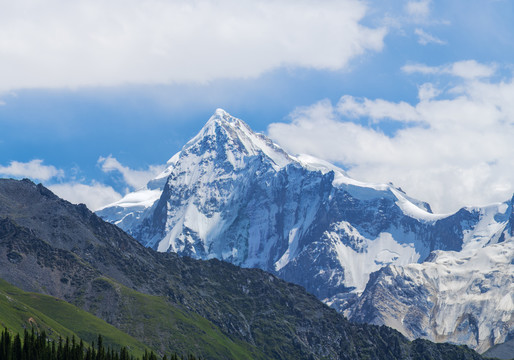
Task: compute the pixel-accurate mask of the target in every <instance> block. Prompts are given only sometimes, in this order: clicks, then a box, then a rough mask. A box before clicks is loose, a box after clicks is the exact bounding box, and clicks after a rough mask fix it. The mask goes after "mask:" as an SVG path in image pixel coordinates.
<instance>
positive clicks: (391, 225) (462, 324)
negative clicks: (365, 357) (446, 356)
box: [97, 109, 514, 352]
mask: <svg viewBox="0 0 514 360" xmlns="http://www.w3.org/2000/svg"><path fill="white" fill-rule="evenodd" d="M97 214H98V215H99V216H100V217H101V218H103V219H104V220H106V221H109V222H111V223H113V224H116V225H117V226H119V227H120V228H121V229H123V230H125V231H126V232H127V233H129V234H130V235H132V236H133V237H135V238H136V239H137V240H138V241H139V242H140V243H141V244H143V245H144V246H146V247H149V248H152V249H154V250H157V251H159V252H168V253H177V254H179V255H182V256H187V257H192V258H195V259H203V260H207V259H213V258H216V259H220V260H223V261H225V262H229V263H232V264H234V265H237V266H241V267H244V268H260V269H262V270H265V271H267V272H269V273H271V274H274V275H276V276H278V277H279V278H281V279H284V280H286V281H289V282H293V283H295V284H298V285H301V286H303V287H304V288H305V289H306V290H307V291H308V292H310V293H312V294H314V295H315V296H316V297H318V298H319V299H320V300H322V301H324V302H325V303H326V304H329V305H330V306H332V307H334V308H335V309H337V310H338V311H340V312H343V313H344V314H345V315H347V316H348V317H349V318H350V319H351V320H353V321H357V322H367V323H372V324H377V325H382V324H385V325H388V326H391V327H393V328H395V329H397V330H399V331H401V332H402V333H403V334H404V335H406V336H408V337H409V338H411V339H414V338H418V337H423V338H427V339H430V340H433V341H450V342H454V343H459V344H466V345H468V346H470V347H472V348H474V349H477V350H478V351H480V352H483V351H485V350H487V349H488V348H490V347H491V346H493V345H495V344H499V343H502V342H504V341H505V340H507V339H509V338H510V337H512V336H514V288H513V284H514V260H513V259H514V251H513V234H514V215H513V200H509V201H506V202H504V203H501V204H495V205H491V206H487V207H474V208H463V209H461V210H459V211H457V212H456V213H453V214H434V213H432V211H431V209H430V206H429V205H428V204H427V203H424V202H422V201H418V200H416V199H413V198H412V197H410V196H408V195H407V194H405V193H404V192H403V191H402V190H401V189H400V188H396V187H394V186H393V185H392V184H368V183H363V182H359V181H357V180H354V179H352V178H350V177H349V176H348V175H347V174H346V173H345V171H344V170H342V169H340V168H338V167H336V166H334V165H332V164H329V163H327V162H325V161H323V160H320V159H316V158H314V157H312V156H308V155H291V154H288V153H287V152H286V151H284V150H283V149H282V148H280V147H279V146H278V145H277V144H275V143H273V141H272V140H270V139H269V138H267V137H266V136H265V135H262V134H257V133H255V132H253V131H252V130H251V129H250V128H249V126H248V125H247V124H245V123H244V122H243V121H241V120H239V119H237V118H235V117H232V116H231V115H229V114H228V113H226V112H225V111H223V110H221V109H218V110H217V111H216V112H215V114H214V115H213V116H212V117H211V118H210V119H209V121H208V122H207V124H206V125H205V126H204V127H203V128H202V129H201V130H200V132H199V133H198V134H197V135H196V136H195V137H194V138H193V139H191V140H190V141H189V142H188V143H187V144H186V145H185V146H184V147H183V148H182V150H181V151H180V152H178V153H177V154H175V155H174V156H173V157H171V159H170V160H169V161H168V162H167V164H166V170H165V171H164V172H163V173H162V174H160V175H159V176H157V177H156V178H155V179H153V180H151V181H150V182H148V184H147V185H146V186H145V187H143V188H141V189H139V190H137V191H135V192H133V193H130V194H128V195H126V196H125V197H124V198H123V199H121V200H120V201H118V202H116V203H114V204H111V205H109V206H107V207H105V208H103V209H100V210H99V211H98V212H97Z"/></svg>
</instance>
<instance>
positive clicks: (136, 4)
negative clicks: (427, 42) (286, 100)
mask: <svg viewBox="0 0 514 360" xmlns="http://www.w3.org/2000/svg"><path fill="white" fill-rule="evenodd" d="M416 11H417V10H416ZM365 14H366V6H365V5H364V3H363V2H362V1H360V0H326V1H316V0H302V1H297V0H276V1H271V0H256V1H249V2H247V1H244V2H241V1H237V0H219V1H202V0H151V1H146V0H113V1H103V0H77V1H65V0H48V1H43V2H42V1H34V0H18V1H11V2H5V3H4V4H3V5H2V11H1V12H0V78H2V82H1V84H0V91H8V90H9V89H19V88H38V87H40V88H60V87H72V88H73V87H78V86H104V85H105V86H111V85H123V84H129V83H138V84H141V83H143V84H153V83H159V84H160V83H171V82H206V81H210V80H213V79H218V78H247V77H254V76H258V75H260V74H262V73H263V72H266V71H269V70H271V69H274V68H277V67H280V66H292V67H296V66H299V67H309V68H316V69H330V70H336V69H341V68H343V67H344V66H345V65H346V64H347V63H348V61H349V60H350V59H352V58H353V57H355V56H357V55H359V54H362V53H364V52H366V51H379V50H381V49H382V47H383V38H384V36H385V33H386V30H385V29H384V28H378V29H374V28H370V27H366V26H363V25H361V24H360V21H361V20H362V19H363V18H364V16H365Z"/></svg>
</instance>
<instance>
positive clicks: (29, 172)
mask: <svg viewBox="0 0 514 360" xmlns="http://www.w3.org/2000/svg"><path fill="white" fill-rule="evenodd" d="M0 175H1V176H9V177H15V178H21V177H24V178H30V179H33V180H39V181H46V180H50V179H51V178H54V177H62V176H64V171H63V170H61V169H57V168H56V167H55V166H52V165H44V164H43V160H40V159H34V160H31V161H29V162H25V163H24V162H19V161H11V163H10V164H9V165H7V166H1V165H0Z"/></svg>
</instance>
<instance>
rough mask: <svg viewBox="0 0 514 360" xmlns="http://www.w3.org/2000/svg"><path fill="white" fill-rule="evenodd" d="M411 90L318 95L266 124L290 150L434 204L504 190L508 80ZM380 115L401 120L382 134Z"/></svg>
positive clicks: (511, 168) (513, 127) (508, 162)
mask: <svg viewBox="0 0 514 360" xmlns="http://www.w3.org/2000/svg"><path fill="white" fill-rule="evenodd" d="M457 67H458V66H457ZM449 68H450V69H454V68H455V66H454V65H452V66H449ZM452 71H453V70H452ZM418 96H419V102H418V103H417V104H413V105H409V104H405V103H403V102H399V103H393V102H389V101H385V100H380V99H379V100H369V99H356V98H354V97H352V96H343V97H342V98H341V100H340V102H339V104H337V106H333V105H332V104H331V103H330V102H328V101H323V102H320V103H317V104H314V105H313V106H311V107H307V108H302V109H298V110H297V111H295V112H294V113H292V115H291V117H292V121H291V123H287V124H286V123H275V124H271V125H270V126H269V128H268V132H269V135H270V136H271V137H272V138H273V139H275V140H276V141H277V143H279V144H281V145H282V146H284V147H285V148H286V149H287V150H289V151H291V152H293V153H309V154H313V155H315V156H318V157H321V158H324V159H327V160H329V161H333V162H340V163H343V164H345V165H347V166H349V167H350V169H349V174H350V176H352V177H354V178H356V179H359V180H364V181H369V182H383V183H386V182H389V181H392V182H393V183H394V184H395V185H397V186H401V187H402V188H403V189H404V190H405V191H406V192H407V193H409V194H410V195H411V196H414V197H417V198H419V199H422V200H426V201H429V203H430V204H431V205H432V206H433V209H434V210H435V211H440V212H449V211H455V210H457V209H458V208H460V207H462V206H465V205H482V204H487V203H491V202H496V201H504V200H507V199H508V198H510V197H511V196H512V193H513V192H514V146H513V145H512V144H513V142H512V139H514V103H513V102H512V99H513V98H514V81H513V80H510V81H509V82H499V83H490V82H489V81H479V80H474V81H464V82H463V83H462V84H461V85H459V86H458V87H453V88H450V89H448V90H446V91H444V92H441V90H438V89H436V88H435V87H434V86H433V85H432V84H423V85H421V86H420V87H419V95H418ZM348 104H350V105H351V106H349V105H348ZM348 109H350V110H348ZM348 115H352V116H358V117H360V118H363V119H366V118H371V119H373V122H374V123H375V124H378V129H377V127H376V126H375V127H374V128H375V129H374V128H371V127H370V126H367V125H360V124H358V123H355V122H354V121H352V122H350V121H348V120H347V119H346V117H347V116H348ZM384 119H389V120H390V119H393V120H396V121H399V122H403V123H405V122H407V123H408V126H407V127H402V128H401V129H400V130H397V131H396V132H395V133H394V134H390V135H386V134H385V133H384V132H382V130H384V129H385V128H381V127H380V125H381V121H383V120H384ZM384 126H386V125H384Z"/></svg>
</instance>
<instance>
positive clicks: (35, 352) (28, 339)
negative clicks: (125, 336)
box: [0, 328, 197, 360]
mask: <svg viewBox="0 0 514 360" xmlns="http://www.w3.org/2000/svg"><path fill="white" fill-rule="evenodd" d="M97 339H98V340H97V343H96V345H95V343H94V342H92V343H91V346H86V345H84V342H83V341H82V340H80V341H77V340H76V339H75V336H72V338H71V340H70V338H68V337H67V338H66V340H63V339H62V338H59V339H58V340H52V339H50V338H47V336H46V332H45V331H43V332H41V333H37V334H36V333H35V332H34V328H32V331H31V332H30V334H29V332H28V331H27V330H25V331H24V334H23V338H22V337H21V336H20V335H19V334H16V335H14V336H13V335H12V334H11V333H10V332H9V331H8V330H7V329H5V330H4V331H3V332H2V333H1V334H0V359H2V360H158V358H157V356H156V355H155V354H154V353H153V351H150V352H147V351H145V353H144V354H143V355H142V356H141V357H137V358H136V357H134V356H133V355H131V354H130V352H129V350H128V349H127V348H126V347H122V348H121V349H119V350H115V349H112V348H110V347H108V346H107V347H106V346H105V344H104V341H103V337H102V336H101V335H99V336H98V338H97ZM162 359H163V360H168V357H167V356H166V355H164V356H163V357H162ZM169 359H170V360H179V357H178V356H177V355H176V354H173V355H172V356H171V357H170V358H169ZM180 359H182V360H184V358H183V357H181V358H180ZM196 359H197V358H196V357H194V356H191V355H190V356H188V357H187V360H196Z"/></svg>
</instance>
